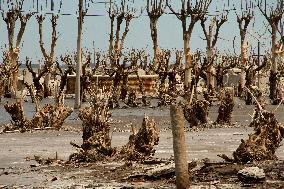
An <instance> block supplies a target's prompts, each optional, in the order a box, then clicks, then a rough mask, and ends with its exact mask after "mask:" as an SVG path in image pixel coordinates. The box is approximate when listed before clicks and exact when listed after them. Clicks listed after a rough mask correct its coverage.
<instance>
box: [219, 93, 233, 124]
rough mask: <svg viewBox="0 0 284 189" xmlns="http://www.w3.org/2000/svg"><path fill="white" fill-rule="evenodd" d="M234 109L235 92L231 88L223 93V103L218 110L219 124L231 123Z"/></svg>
mask: <svg viewBox="0 0 284 189" xmlns="http://www.w3.org/2000/svg"><path fill="white" fill-rule="evenodd" d="M233 109H234V93H233V91H231V90H224V91H222V94H221V104H220V107H219V110H218V117H217V120H216V123H217V124H222V125H224V124H227V125H230V124H231V119H232V114H233Z"/></svg>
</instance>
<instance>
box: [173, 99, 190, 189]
mask: <svg viewBox="0 0 284 189" xmlns="http://www.w3.org/2000/svg"><path fill="white" fill-rule="evenodd" d="M171 122H172V132H173V149H174V159H175V173H176V186H177V188H178V189H187V188H189V184H190V183H189V174H188V162H187V157H188V155H187V147H186V143H185V134H184V127H185V125H184V117H183V110H182V108H181V107H180V106H177V105H172V106H171Z"/></svg>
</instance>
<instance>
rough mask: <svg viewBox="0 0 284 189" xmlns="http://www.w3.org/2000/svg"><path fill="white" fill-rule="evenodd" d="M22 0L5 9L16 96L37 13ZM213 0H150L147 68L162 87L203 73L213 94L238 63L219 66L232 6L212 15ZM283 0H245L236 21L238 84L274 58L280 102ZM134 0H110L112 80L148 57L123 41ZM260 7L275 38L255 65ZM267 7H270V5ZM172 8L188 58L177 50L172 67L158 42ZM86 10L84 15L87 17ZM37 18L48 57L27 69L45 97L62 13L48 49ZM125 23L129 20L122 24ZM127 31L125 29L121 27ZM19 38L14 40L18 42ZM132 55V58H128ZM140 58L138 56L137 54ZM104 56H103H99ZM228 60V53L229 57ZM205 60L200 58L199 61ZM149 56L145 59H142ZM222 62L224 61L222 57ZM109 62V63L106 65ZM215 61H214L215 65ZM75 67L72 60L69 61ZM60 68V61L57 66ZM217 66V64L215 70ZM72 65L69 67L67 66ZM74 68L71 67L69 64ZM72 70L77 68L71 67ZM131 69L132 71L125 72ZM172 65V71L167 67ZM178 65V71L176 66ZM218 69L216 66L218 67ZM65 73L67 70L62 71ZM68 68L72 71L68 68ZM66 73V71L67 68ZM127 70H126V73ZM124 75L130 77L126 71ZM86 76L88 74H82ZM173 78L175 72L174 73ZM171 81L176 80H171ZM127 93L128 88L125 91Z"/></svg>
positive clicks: (274, 90) (188, 83)
mask: <svg viewBox="0 0 284 189" xmlns="http://www.w3.org/2000/svg"><path fill="white" fill-rule="evenodd" d="M23 3H24V1H23V0H22V1H19V2H18V1H17V3H14V4H13V6H12V7H10V9H9V10H8V11H7V12H5V13H4V12H2V17H3V20H4V21H5V23H6V25H7V31H8V39H9V40H8V42H9V48H8V50H7V53H6V54H5V58H4V60H5V62H4V63H5V65H6V66H5V68H6V69H7V68H8V69H10V70H13V71H7V72H6V73H9V75H8V78H10V81H11V82H10V89H11V93H12V95H13V96H16V91H17V83H18V82H17V78H18V65H19V53H20V46H21V43H22V38H23V35H24V32H25V28H26V25H27V22H28V21H29V20H30V18H31V17H32V16H33V15H34V13H27V14H24V13H23V11H22V9H23ZM211 3H212V0H201V1H192V0H181V8H180V9H179V10H178V11H177V10H175V8H173V7H172V6H171V3H170V2H169V1H168V0H147V5H146V9H147V13H148V16H149V18H150V29H151V38H152V41H153V51H154V57H153V61H152V64H148V67H149V70H150V71H149V73H156V74H159V76H160V77H159V78H160V88H161V89H162V88H164V87H163V85H164V81H165V79H166V77H165V76H167V75H168V76H169V78H170V73H169V72H171V74H172V72H174V73H175V74H179V75H181V76H182V79H183V83H184V86H185V89H186V90H187V89H190V90H192V89H193V86H195V87H196V85H197V82H198V79H199V78H200V77H203V78H205V80H206V85H207V90H208V92H209V93H212V92H214V87H215V83H214V77H215V78H216V81H217V85H218V86H221V85H222V80H223V79H222V78H223V75H224V74H225V73H226V72H227V70H229V69H230V68H233V67H235V66H236V62H239V61H229V62H231V63H230V64H229V65H228V64H226V65H224V64H223V63H221V64H219V65H218V66H216V62H217V57H218V56H217V51H216V45H217V41H218V39H219V33H220V29H221V27H222V26H223V25H224V23H225V22H227V21H228V10H223V11H222V12H221V13H220V14H217V15H214V16H209V14H208V9H209V6H210V4H211ZM283 4H284V3H283V0H277V3H276V6H272V5H271V6H270V5H269V4H268V3H267V2H266V1H265V2H264V3H263V2H262V1H258V2H257V3H256V4H255V3H253V2H252V1H250V0H246V1H245V4H244V5H242V7H241V12H240V13H238V12H237V11H236V9H234V11H236V15H237V22H238V24H239V31H240V38H241V47H240V48H241V55H240V58H241V65H239V66H238V67H240V68H241V70H242V73H241V79H240V87H239V89H240V90H239V91H241V92H242V91H243V90H244V88H245V87H247V88H248V86H251V85H252V78H253V77H255V75H256V73H257V72H258V71H260V70H261V69H262V68H264V67H265V65H266V63H267V62H271V66H270V77H269V80H270V98H271V100H272V101H273V103H278V102H279V91H280V90H279V78H280V76H281V72H280V71H279V69H278V67H279V66H278V62H277V56H281V55H282V45H281V43H282V42H281V41H278V40H277V35H279V33H280V36H281V40H282V39H284V37H283V35H282V33H283V32H281V31H282V30H281V24H280V23H281V19H282V16H283V11H284V7H283V6H284V5H283ZM133 5H134V2H133V1H127V0H122V1H120V4H119V5H118V4H116V3H115V2H113V1H112V0H111V1H110V3H109V9H108V14H109V18H110V24H111V27H110V28H111V31H110V35H109V49H108V53H107V54H106V55H101V56H104V61H105V62H104V64H105V65H109V68H108V69H110V70H112V72H111V74H110V75H111V76H112V75H113V76H114V77H115V80H116V81H114V83H116V82H117V81H119V82H120V80H123V82H124V83H127V75H128V74H129V73H133V72H134V70H137V69H134V67H135V64H136V62H137V61H138V58H141V56H143V58H144V59H146V60H147V59H148V57H147V55H146V56H145V55H141V54H140V55H139V53H138V55H139V56H140V57H139V56H138V55H137V54H136V55H137V56H136V55H135V56H133V54H135V53H133V52H132V54H131V55H130V56H126V55H125V51H124V50H123V49H124V42H125V39H126V37H127V34H128V33H129V28H130V24H131V22H132V20H133V19H135V18H137V17H139V11H138V9H136V8H133V7H134V6H133ZM256 7H258V8H259V10H260V12H261V13H262V14H263V15H264V17H265V18H266V19H267V21H268V23H269V24H270V26H271V40H272V48H271V55H270V57H269V61H267V60H266V61H264V63H263V64H261V65H259V64H258V65H257V66H256V62H255V61H254V60H252V59H251V58H250V56H249V55H248V46H249V45H248V41H247V40H246V38H247V37H246V36H247V33H248V27H249V24H250V23H251V21H252V20H253V18H254V15H255V8H256ZM267 7H269V8H267ZM167 8H169V10H170V11H171V13H172V14H174V15H175V16H176V17H177V18H178V19H179V20H180V21H181V24H182V31H183V41H184V48H183V57H184V61H185V66H184V67H183V66H182V65H181V61H182V56H180V53H178V55H179V56H177V57H176V59H177V61H176V64H175V66H174V69H168V66H167V65H169V64H170V59H169V53H167V52H165V51H163V50H161V49H160V48H159V44H158V30H157V23H158V20H159V18H160V17H161V16H162V15H163V14H165V11H166V9H167ZM86 11H87V10H85V12H84V14H83V16H86V13H87V12H86ZM36 18H37V21H38V26H39V44H40V49H41V52H42V55H43V57H44V62H45V63H44V66H43V68H42V69H41V70H40V71H39V73H36V72H35V71H33V70H32V67H31V64H30V63H28V61H27V67H28V69H29V71H30V72H31V73H32V75H33V81H34V85H35V88H36V89H37V94H40V95H41V96H43V97H47V96H49V95H50V89H49V86H48V83H49V80H50V77H51V72H52V71H53V70H54V69H55V67H56V66H55V62H56V57H55V47H56V42H57V38H58V33H57V30H56V29H57V21H58V15H54V14H52V17H51V24H52V36H51V47H50V51H49V52H47V49H46V47H45V46H44V41H46V40H44V36H43V35H44V34H43V22H44V20H45V16H44V15H37V17H36ZM17 20H19V21H20V29H19V30H18V33H17V36H16V37H15V32H16V31H17V28H16V27H17V24H16V22H17ZM199 21H200V24H201V27H202V29H203V33H204V36H205V40H206V43H207V47H206V56H205V58H204V59H203V60H200V59H201V58H200V56H199V55H198V53H197V54H196V53H195V54H194V53H191V50H190V40H191V37H192V33H193V29H194V27H195V25H196V23H198V22H199ZM123 24H125V25H124V26H123ZM121 30H123V31H121ZM15 40H16V42H14V41H15ZM129 57H130V58H129ZM137 57H138V58H137ZM99 59H100V57H99ZM129 59H130V61H131V65H132V67H131V68H126V63H127V62H128V61H129ZM228 59H231V58H227V62H228ZM200 61H201V62H202V63H199V62H200ZM86 62H87V63H86V65H89V63H88V58H87V60H86ZM145 62H147V61H144V63H145ZM221 62H223V61H221ZM107 63H109V64H107ZM214 64H215V66H214ZM70 66H71V65H70ZM57 67H60V66H57ZM214 67H215V69H214ZM68 69H69V68H68ZM70 69H71V67H70ZM72 69H73V68H72ZM143 69H144V70H145V69H147V64H144V66H143ZM126 70H128V71H126ZM169 70H170V71H169ZM172 70H174V71H172ZM214 70H216V71H214ZM59 72H60V73H62V75H64V74H63V71H62V70H61V71H59ZM68 72H70V71H68ZM66 73H67V72H66ZM127 73H128V74H127ZM125 75H126V76H125ZM42 77H44V78H45V82H44V87H42V86H40V85H39V80H40V79H41V78H42ZM82 77H84V76H82ZM171 78H173V77H171ZM171 82H173V81H171ZM117 86H118V83H116V84H114V90H115V89H116V87H117ZM123 93H124V96H125V91H124V92H123Z"/></svg>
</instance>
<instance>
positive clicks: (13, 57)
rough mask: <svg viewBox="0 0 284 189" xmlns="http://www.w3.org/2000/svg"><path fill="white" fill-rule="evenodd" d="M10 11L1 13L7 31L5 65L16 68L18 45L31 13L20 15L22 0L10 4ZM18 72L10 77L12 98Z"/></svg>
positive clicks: (14, 92) (15, 88)
mask: <svg viewBox="0 0 284 189" xmlns="http://www.w3.org/2000/svg"><path fill="white" fill-rule="evenodd" d="M7 3H8V4H9V3H10V4H11V6H10V9H9V10H8V11H7V12H2V18H3V20H4V21H5V23H6V26H7V31H8V44H9V49H8V54H7V64H9V65H10V67H13V68H16V67H17V65H18V60H19V54H20V45H21V43H22V38H23V36H24V33H25V29H26V25H27V22H28V21H29V19H30V18H31V17H32V16H33V13H27V14H23V13H22V8H23V3H24V0H20V1H15V2H10V1H7ZM18 20H20V29H19V31H18V34H17V36H16V42H15V32H16V27H17V24H16V23H17V21H18ZM18 72H19V70H18V69H16V70H14V72H13V73H11V75H10V90H11V94H12V96H13V97H15V96H16V92H17V90H18V89H17V85H18Z"/></svg>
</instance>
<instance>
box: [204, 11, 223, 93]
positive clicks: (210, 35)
mask: <svg viewBox="0 0 284 189" xmlns="http://www.w3.org/2000/svg"><path fill="white" fill-rule="evenodd" d="M227 20H228V13H227V12H225V13H223V14H222V15H221V16H214V17H213V18H212V19H211V21H210V24H209V27H208V30H207V29H206V24H205V22H206V21H207V17H206V16H205V15H203V17H202V18H201V27H202V29H203V33H204V35H205V40H206V43H207V47H206V60H207V62H206V65H207V68H206V69H207V70H206V72H207V89H208V92H211V91H213V90H214V77H213V74H214V73H213V61H214V57H215V47H216V44H217V40H218V37H219V31H220V28H221V26H222V25H223V24H224V23H225V22H226V21H227Z"/></svg>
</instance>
